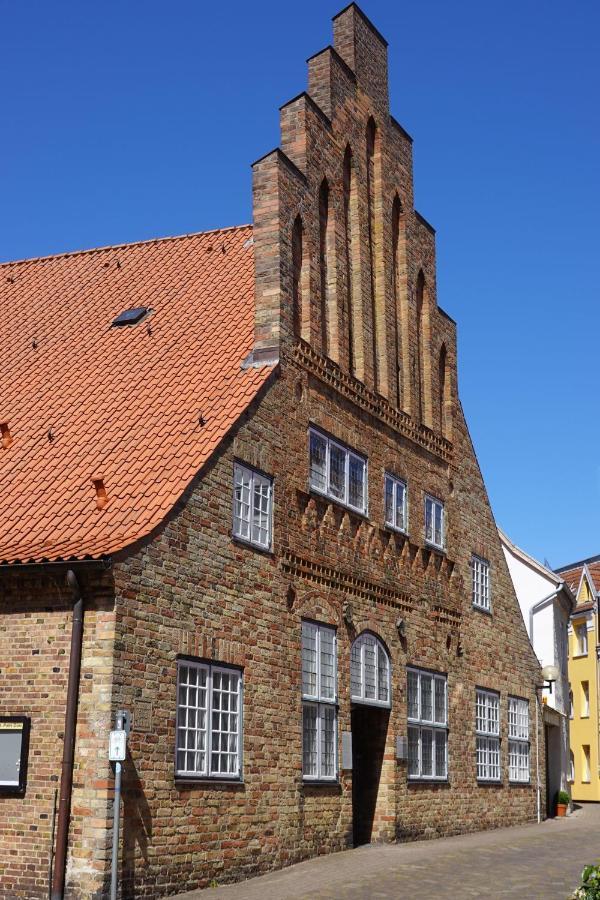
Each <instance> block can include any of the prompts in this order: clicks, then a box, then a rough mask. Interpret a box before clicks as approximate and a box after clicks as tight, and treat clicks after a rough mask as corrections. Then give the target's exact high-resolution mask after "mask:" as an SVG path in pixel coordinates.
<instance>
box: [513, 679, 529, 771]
mask: <svg viewBox="0 0 600 900" xmlns="http://www.w3.org/2000/svg"><path fill="white" fill-rule="evenodd" d="M508 777H509V779H510V781H529V703H528V702H527V700H521V699H520V698H519V697H509V698H508Z"/></svg>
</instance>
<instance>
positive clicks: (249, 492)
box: [233, 462, 273, 550]
mask: <svg viewBox="0 0 600 900" xmlns="http://www.w3.org/2000/svg"><path fill="white" fill-rule="evenodd" d="M272 530H273V480H272V479H271V478H268V477H267V476H266V475H261V474H260V472H257V471H256V470H255V469H251V468H250V467H249V466H245V465H242V463H238V462H236V463H234V466H233V533H234V535H235V537H237V538H240V540H242V541H247V542H248V543H249V544H254V545H255V546H256V547H261V548H262V549H263V550H270V549H271V534H272Z"/></svg>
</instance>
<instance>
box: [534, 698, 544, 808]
mask: <svg viewBox="0 0 600 900" xmlns="http://www.w3.org/2000/svg"><path fill="white" fill-rule="evenodd" d="M539 707H540V698H539V695H538V692H537V689H536V692H535V780H536V795H537V820H538V825H539V823H540V822H541V821H542V797H541V791H542V786H541V784H540V724H539ZM543 721H544V720H543V718H542V723H543Z"/></svg>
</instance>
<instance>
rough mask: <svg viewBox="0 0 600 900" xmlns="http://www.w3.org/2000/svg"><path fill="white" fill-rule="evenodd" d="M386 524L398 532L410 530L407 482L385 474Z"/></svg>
mask: <svg viewBox="0 0 600 900" xmlns="http://www.w3.org/2000/svg"><path fill="white" fill-rule="evenodd" d="M384 505H385V524H386V525H388V526H389V527H390V528H394V529H395V530H396V531H402V532H404V533H406V531H407V530H408V491H407V488H406V482H405V481H403V480H402V478H396V476H395V475H389V474H388V473H387V472H386V473H385V478H384Z"/></svg>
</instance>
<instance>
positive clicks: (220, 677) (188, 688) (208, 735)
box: [175, 660, 242, 779]
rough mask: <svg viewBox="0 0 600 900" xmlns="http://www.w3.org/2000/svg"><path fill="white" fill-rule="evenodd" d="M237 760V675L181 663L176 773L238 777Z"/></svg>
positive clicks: (239, 681)
mask: <svg viewBox="0 0 600 900" xmlns="http://www.w3.org/2000/svg"><path fill="white" fill-rule="evenodd" d="M241 760H242V674H241V672H240V671H239V670H238V669H234V668H231V667H230V666H222V665H220V664H217V663H206V662H191V661H189V660H179V661H178V663H177V750H176V762H175V771H176V774H177V775H178V776H180V777H183V778H190V777H194V778H218V779H235V778H240V777H241V772H242V765H241Z"/></svg>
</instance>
